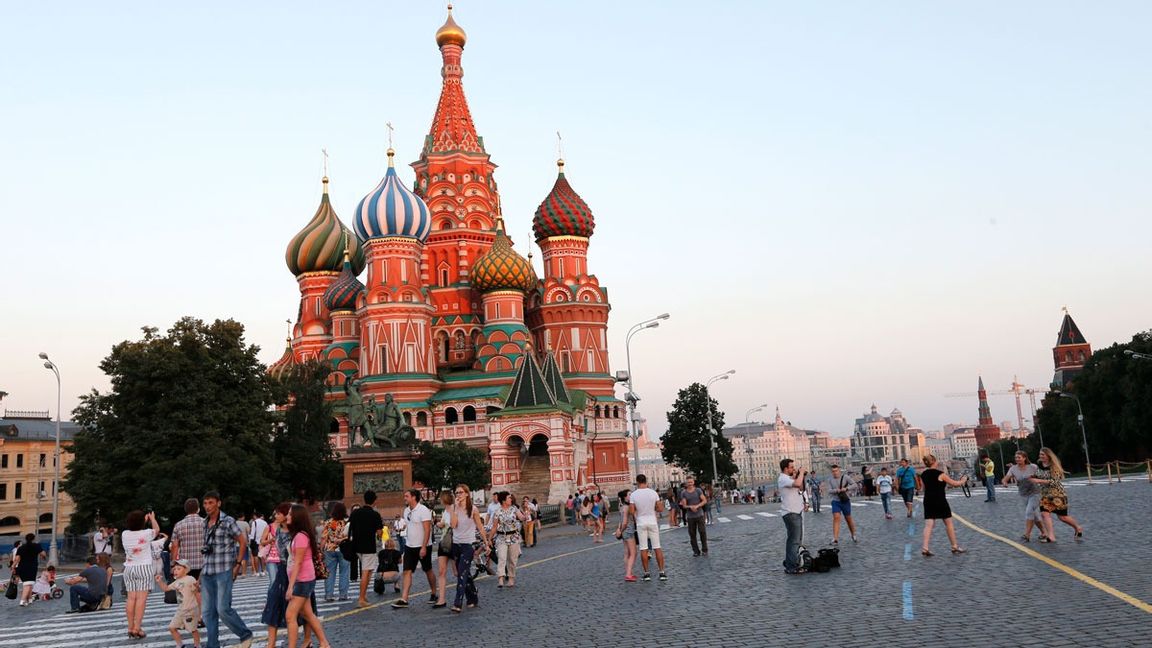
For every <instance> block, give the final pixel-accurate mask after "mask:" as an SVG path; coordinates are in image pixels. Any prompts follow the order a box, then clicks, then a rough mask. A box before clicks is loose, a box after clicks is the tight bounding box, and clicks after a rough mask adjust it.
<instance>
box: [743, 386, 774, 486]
mask: <svg viewBox="0 0 1152 648" xmlns="http://www.w3.org/2000/svg"><path fill="white" fill-rule="evenodd" d="M765 407H768V403H764V404H763V405H757V406H756V407H753V408H752V409H750V410H748V411H747V412H746V413H745V414H744V425H745V426H747V425H748V423H750V419H751V418H752V414H753V413H755V412H759V411H760V410H762V409H764V408H765ZM748 432H749V431H748V429H747V427H745V429H744V453H745V454H747V455H748V485H749V486H751V485H752V484H753V482H755V481H756V476H755V475H753V474H752V454H753V452H754V451H753V450H752V443H751V440H750V439H749V438H748Z"/></svg>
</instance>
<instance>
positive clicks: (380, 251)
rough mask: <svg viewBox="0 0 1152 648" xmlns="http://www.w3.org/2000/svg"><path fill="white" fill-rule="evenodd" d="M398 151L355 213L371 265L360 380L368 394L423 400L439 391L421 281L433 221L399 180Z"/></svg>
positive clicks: (429, 309) (390, 153)
mask: <svg viewBox="0 0 1152 648" xmlns="http://www.w3.org/2000/svg"><path fill="white" fill-rule="evenodd" d="M395 154H396V153H395V151H393V150H392V149H391V148H389V149H388V171H387V173H386V174H385V175H384V179H383V180H381V181H380V184H379V185H377V187H376V189H374V190H373V191H372V192H371V193H369V194H368V195H367V196H365V197H364V198H363V199H362V200H361V201H360V205H359V206H358V207H357V208H356V217H355V221H354V225H355V227H356V234H357V235H358V236H359V237H360V238H361V239H363V240H364V248H365V256H366V257H367V263H368V275H367V281H366V282H365V287H364V306H363V309H362V310H361V313H360V375H361V376H362V377H364V379H365V381H366V382H367V384H368V387H367V391H369V392H379V393H386V392H393V393H394V394H395V397H396V400H398V401H401V402H405V401H420V400H426V399H427V398H428V397H429V396H431V395H432V394H433V393H435V391H436V388H437V386H436V385H437V383H436V377H435V374H436V364H435V356H434V355H433V351H432V327H431V322H432V311H433V307H432V303H431V301H430V299H429V297H428V290H427V288H425V287H424V284H423V282H422V281H421V279H420V262H421V253H422V248H423V244H424V240H425V239H426V238H427V237H428V230H429V227H430V220H429V216H428V206H427V205H425V204H424V201H423V200H420V198H419V197H417V196H416V195H415V194H413V193H412V192H411V191H409V190H408V189H407V188H406V187H405V186H404V183H403V182H401V181H400V178H399V176H398V175H396V168H395V165H394V160H393V158H394V156H395Z"/></svg>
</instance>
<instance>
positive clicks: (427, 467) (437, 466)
mask: <svg viewBox="0 0 1152 648" xmlns="http://www.w3.org/2000/svg"><path fill="white" fill-rule="evenodd" d="M417 450H418V451H419V452H420V456H419V458H417V459H416V460H415V461H413V462H412V480H413V481H418V482H421V483H423V484H424V485H425V486H426V487H428V488H430V489H432V490H434V491H441V490H444V489H452V488H455V487H456V484H468V488H471V489H472V490H477V489H480V488H484V487H485V486H487V485H488V483H489V482H490V481H491V480H492V469H491V467H490V466H489V465H488V453H486V452H484V451H483V450H480V449H478V448H471V447H469V446H468V444H466V443H464V442H463V441H445V442H444V443H443V445H434V444H432V443H431V442H429V441H421V442H420V444H419V445H418V446H417Z"/></svg>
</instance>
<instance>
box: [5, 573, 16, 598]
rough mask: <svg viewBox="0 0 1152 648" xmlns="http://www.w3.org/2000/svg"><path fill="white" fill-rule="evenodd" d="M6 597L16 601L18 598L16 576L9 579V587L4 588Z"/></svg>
mask: <svg viewBox="0 0 1152 648" xmlns="http://www.w3.org/2000/svg"><path fill="white" fill-rule="evenodd" d="M4 598H7V599H9V600H12V601H15V600H16V577H15V576H13V577H12V578H10V579H9V580H8V589H6V590H4Z"/></svg>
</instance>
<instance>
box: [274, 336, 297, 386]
mask: <svg viewBox="0 0 1152 648" xmlns="http://www.w3.org/2000/svg"><path fill="white" fill-rule="evenodd" d="M298 366H300V365H298V364H297V363H296V356H295V355H293V353H292V340H290V339H289V340H284V355H282V356H280V359H279V360H277V361H276V362H273V363H272V364H271V365H269V366H268V375H269V376H272V377H273V378H275V379H276V380H284V379H285V378H287V377H288V376H289V375H291V373H292V372H293V371H295V370H296V367H298Z"/></svg>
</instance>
